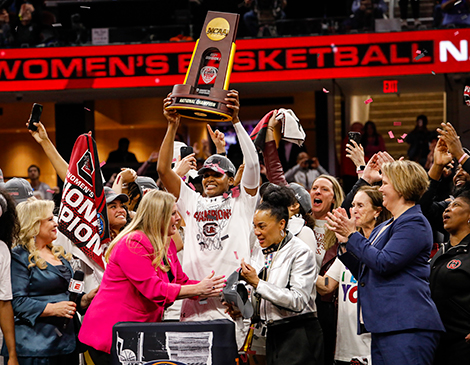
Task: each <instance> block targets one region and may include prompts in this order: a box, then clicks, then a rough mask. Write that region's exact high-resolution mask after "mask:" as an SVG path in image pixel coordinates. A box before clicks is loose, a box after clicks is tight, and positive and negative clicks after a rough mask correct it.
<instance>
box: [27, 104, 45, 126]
mask: <svg viewBox="0 0 470 365" xmlns="http://www.w3.org/2000/svg"><path fill="white" fill-rule="evenodd" d="M41 114H42V105H41V104H37V103H34V104H33V108H32V109H31V115H30V116H29V125H28V129H30V130H32V131H33V132H36V131H37V130H38V127H36V126H35V125H34V123H39V121H40V120H41Z"/></svg>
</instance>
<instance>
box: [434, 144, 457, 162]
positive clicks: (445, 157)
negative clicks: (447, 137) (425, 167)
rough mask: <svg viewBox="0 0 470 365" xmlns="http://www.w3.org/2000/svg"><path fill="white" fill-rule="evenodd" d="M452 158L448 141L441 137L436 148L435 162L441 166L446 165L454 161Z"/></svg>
mask: <svg viewBox="0 0 470 365" xmlns="http://www.w3.org/2000/svg"><path fill="white" fill-rule="evenodd" d="M452 158H453V157H452V154H451V153H450V152H449V148H448V147H447V144H446V142H445V141H444V139H443V138H442V139H441V138H440V139H439V140H438V141H437V144H436V147H435V148H434V163H435V164H436V165H439V166H446V165H447V164H449V163H450V162H452Z"/></svg>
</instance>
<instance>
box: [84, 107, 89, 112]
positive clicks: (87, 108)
mask: <svg viewBox="0 0 470 365" xmlns="http://www.w3.org/2000/svg"><path fill="white" fill-rule="evenodd" d="M83 109H85V110H86V111H87V112H90V111H91V110H90V109H88V108H87V107H83Z"/></svg>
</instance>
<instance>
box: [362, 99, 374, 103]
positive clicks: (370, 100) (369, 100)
mask: <svg viewBox="0 0 470 365" xmlns="http://www.w3.org/2000/svg"><path fill="white" fill-rule="evenodd" d="M373 101H374V100H372V98H369V99H367V100H365V101H364V104H370V103H372V102H373Z"/></svg>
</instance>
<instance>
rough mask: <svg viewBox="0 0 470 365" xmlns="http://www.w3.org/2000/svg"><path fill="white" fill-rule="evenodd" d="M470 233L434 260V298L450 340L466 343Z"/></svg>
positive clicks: (469, 306) (469, 312) (469, 307)
mask: <svg viewBox="0 0 470 365" xmlns="http://www.w3.org/2000/svg"><path fill="white" fill-rule="evenodd" d="M469 250H470V234H469V235H467V236H466V237H465V238H464V239H463V240H462V241H461V242H460V243H459V244H458V245H457V246H454V247H452V246H451V245H450V243H449V242H447V243H445V244H443V245H442V247H441V249H440V250H439V251H438V252H437V253H436V255H434V257H433V258H432V260H431V276H430V278H429V280H430V286H431V297H432V299H433V300H434V303H436V306H437V310H438V311H439V314H440V316H441V319H442V322H443V323H444V327H445V328H446V332H447V333H446V334H445V335H444V336H445V337H446V339H447V340H459V341H465V336H466V335H468V334H469V333H470V251H469Z"/></svg>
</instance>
